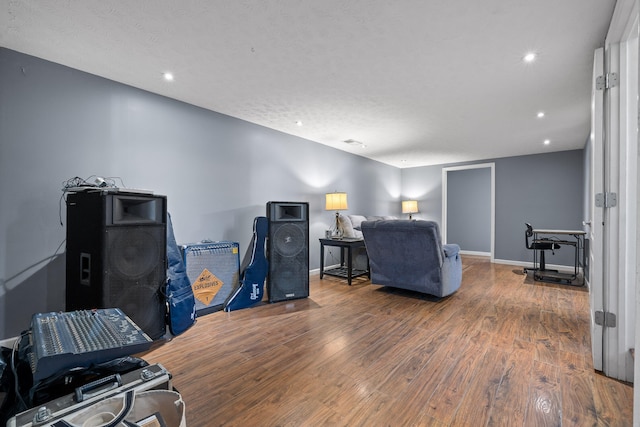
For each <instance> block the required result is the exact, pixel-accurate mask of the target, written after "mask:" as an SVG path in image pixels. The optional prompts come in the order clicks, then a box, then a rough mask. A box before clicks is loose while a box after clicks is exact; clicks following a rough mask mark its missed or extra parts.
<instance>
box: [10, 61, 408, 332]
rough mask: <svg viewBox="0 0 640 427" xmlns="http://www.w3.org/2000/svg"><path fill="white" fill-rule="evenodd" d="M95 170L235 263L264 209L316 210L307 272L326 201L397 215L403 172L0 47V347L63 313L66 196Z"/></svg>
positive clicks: (326, 220)
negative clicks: (152, 199)
mask: <svg viewBox="0 0 640 427" xmlns="http://www.w3.org/2000/svg"><path fill="white" fill-rule="evenodd" d="M346 137H348V135H347V136H345V138H346ZM91 175H99V176H105V177H120V178H121V179H122V180H123V181H124V184H125V185H126V186H127V187H130V188H143V189H151V190H153V191H154V192H155V193H156V194H164V195H166V196H167V200H168V209H169V212H170V213H171V216H172V220H173V225H174V231H175V235H176V238H177V240H178V242H179V243H189V242H197V241H200V240H202V239H212V240H231V241H237V242H239V243H240V256H241V257H242V256H243V255H244V252H245V251H246V249H247V246H248V244H249V241H250V239H251V232H252V230H251V227H252V223H253V218H254V217H255V216H259V215H265V204H266V202H268V201H270V200H274V201H303V202H309V206H310V208H309V209H310V212H309V217H310V232H309V234H310V257H309V258H310V259H309V261H310V268H311V269H315V268H318V267H319V243H318V238H319V237H321V236H323V234H324V230H325V229H327V228H328V227H329V226H330V224H331V223H332V221H333V219H334V213H333V212H327V211H325V210H324V194H325V193H326V192H332V191H335V190H339V191H346V192H347V193H348V196H349V207H350V209H349V211H350V212H353V213H356V212H365V213H372V214H379V215H383V214H387V215H399V214H400V194H401V187H400V184H401V182H400V177H401V173H400V170H399V169H397V168H394V167H391V166H388V165H384V164H382V163H378V162H375V161H371V160H368V159H365V158H363V157H360V156H356V155H351V154H348V153H345V152H342V151H338V150H334V149H332V148H329V147H326V146H324V145H321V144H317V143H314V142H311V141H308V140H304V139H301V138H298V137H294V136H290V135H286V134H283V133H281V132H277V131H274V130H270V129H267V128H264V127H261V126H258V125H255V124H251V123H248V122H245V121H242V120H238V119H234V118H231V117H228V116H225V115H222V114H218V113H215V112H211V111H208V110H204V109H201V108H198V107H195V106H191V105H188V104H185V103H182V102H179V101H175V100H171V99H168V98H165V97H161V96H158V95H154V94H151V93H148V92H144V91H141V90H138V89H135V88H132V87H129V86H126V85H122V84H118V83H115V82H112V81H109V80H105V79H102V78H100V77H96V76H93V75H89V74H86V73H83V72H81V71H77V70H74V69H71V68H67V67H63V66H60V65H57V64H53V63H50V62H47V61H44V60H41V59H38V58H34V57H31V56H27V55H23V54H20V53H17V52H14V51H10V50H7V49H0V202H1V203H0V212H1V215H0V241H1V242H2V249H1V250H0V339H2V338H7V337H11V336H15V335H17V334H18V333H19V332H20V331H21V330H24V329H26V328H27V327H28V325H29V321H30V318H31V315H32V314H33V313H36V312H48V311H57V310H64V289H65V278H64V277H65V259H64V244H63V242H64V239H65V235H66V228H65V224H64V223H65V221H66V217H65V216H66V210H65V205H64V202H63V201H62V200H61V197H62V195H63V193H62V191H61V189H62V186H63V182H64V181H66V180H67V179H69V178H72V177H75V176H79V177H82V178H87V177H89V176H91ZM118 182H119V181H118ZM60 219H62V224H61V220H60ZM56 250H57V252H56Z"/></svg>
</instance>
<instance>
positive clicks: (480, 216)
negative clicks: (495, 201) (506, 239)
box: [447, 168, 491, 253]
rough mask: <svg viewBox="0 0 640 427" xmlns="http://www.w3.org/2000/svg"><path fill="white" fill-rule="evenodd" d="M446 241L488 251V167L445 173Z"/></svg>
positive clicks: (489, 180)
mask: <svg viewBox="0 0 640 427" xmlns="http://www.w3.org/2000/svg"><path fill="white" fill-rule="evenodd" d="M447 241H448V242H452V243H457V244H458V245H460V249H462V250H464V251H473V252H485V253H490V252H491V169H490V168H479V169H463V170H455V171H448V172H447Z"/></svg>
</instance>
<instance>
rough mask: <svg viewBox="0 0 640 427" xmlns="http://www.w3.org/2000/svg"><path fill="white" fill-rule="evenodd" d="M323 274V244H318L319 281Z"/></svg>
mask: <svg viewBox="0 0 640 427" xmlns="http://www.w3.org/2000/svg"><path fill="white" fill-rule="evenodd" d="M323 274H324V243H322V242H320V279H322V276H323Z"/></svg>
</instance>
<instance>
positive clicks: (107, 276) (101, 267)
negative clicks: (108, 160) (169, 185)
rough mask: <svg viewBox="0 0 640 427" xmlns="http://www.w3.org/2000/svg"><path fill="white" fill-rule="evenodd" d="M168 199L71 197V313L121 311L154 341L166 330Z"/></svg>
mask: <svg viewBox="0 0 640 427" xmlns="http://www.w3.org/2000/svg"><path fill="white" fill-rule="evenodd" d="M166 217H167V199H166V197H165V196H156V195H143V194H134V193H129V194H127V193H110V192H109V191H108V190H96V191H92V190H89V191H83V192H79V193H70V194H69V195H68V196H67V263H66V273H67V277H66V309H67V311H72V310H82V309H93V308H120V309H121V310H122V311H123V312H124V313H125V314H126V315H127V316H128V317H129V318H130V319H131V320H133V321H134V322H135V323H136V324H137V325H138V326H139V327H140V329H142V330H143V331H144V332H145V333H146V334H147V335H149V337H150V338H152V339H154V340H155V339H158V338H161V337H162V336H164V334H165V331H166V327H165V324H166V321H165V314H166V304H165V298H164V296H163V287H164V285H165V282H166V277H167V270H166V258H167V244H166V242H167V224H166Z"/></svg>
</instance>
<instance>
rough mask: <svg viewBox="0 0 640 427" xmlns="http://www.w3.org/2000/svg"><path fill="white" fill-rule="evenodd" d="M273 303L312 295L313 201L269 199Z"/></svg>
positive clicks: (269, 290) (269, 288)
mask: <svg viewBox="0 0 640 427" xmlns="http://www.w3.org/2000/svg"><path fill="white" fill-rule="evenodd" d="M267 219H268V220H269V233H268V235H267V259H268V261H269V273H268V275H267V294H268V297H269V302H277V301H285V300H291V299H297V298H305V297H308V296H309V204H308V203H306V202H268V203H267Z"/></svg>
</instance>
